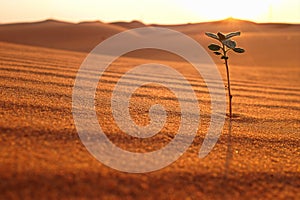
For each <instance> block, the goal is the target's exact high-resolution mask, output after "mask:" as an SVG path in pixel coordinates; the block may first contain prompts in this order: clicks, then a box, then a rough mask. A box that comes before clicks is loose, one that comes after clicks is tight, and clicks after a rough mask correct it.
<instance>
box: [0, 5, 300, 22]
mask: <svg viewBox="0 0 300 200" xmlns="http://www.w3.org/2000/svg"><path fill="white" fill-rule="evenodd" d="M228 17H233V18H239V19H245V20H250V21H255V22H284V23H300V0H0V23H14V22H31V21H41V20H45V19H57V20H62V21H69V22H81V21H94V20H100V21H103V22H113V21H132V20H139V21H142V22H144V23H146V24H153V23H156V24H182V23H196V22H204V21H216V20H221V19H225V18H228Z"/></svg>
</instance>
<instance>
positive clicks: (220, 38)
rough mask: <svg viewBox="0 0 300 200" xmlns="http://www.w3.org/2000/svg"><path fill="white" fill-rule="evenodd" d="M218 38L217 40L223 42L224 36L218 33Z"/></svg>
mask: <svg viewBox="0 0 300 200" xmlns="http://www.w3.org/2000/svg"><path fill="white" fill-rule="evenodd" d="M218 37H219V40H220V41H222V40H225V39H226V38H225V35H224V34H223V33H221V32H218Z"/></svg>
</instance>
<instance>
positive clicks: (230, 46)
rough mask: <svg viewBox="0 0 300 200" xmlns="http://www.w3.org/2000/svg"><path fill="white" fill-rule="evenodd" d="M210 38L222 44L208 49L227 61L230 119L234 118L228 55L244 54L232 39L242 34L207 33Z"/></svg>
mask: <svg viewBox="0 0 300 200" xmlns="http://www.w3.org/2000/svg"><path fill="white" fill-rule="evenodd" d="M205 34H206V35H207V36H208V37H211V38H213V39H215V40H218V41H219V42H220V43H221V46H220V45H218V44H210V45H209V46H208V48H209V49H210V50H211V51H213V52H214V54H216V55H218V56H221V59H223V60H225V63H224V64H225V66H226V72H227V89H228V100H229V102H228V104H229V117H230V118H231V117H232V106H231V101H232V95H231V90H230V79H229V66H228V55H227V53H228V52H229V51H230V50H233V51H234V52H236V53H244V52H245V50H244V49H242V48H238V47H236V42H235V41H233V40H231V38H232V37H235V36H239V35H241V32H233V33H229V34H227V35H224V34H223V33H220V32H218V33H217V34H214V33H208V32H207V33H205Z"/></svg>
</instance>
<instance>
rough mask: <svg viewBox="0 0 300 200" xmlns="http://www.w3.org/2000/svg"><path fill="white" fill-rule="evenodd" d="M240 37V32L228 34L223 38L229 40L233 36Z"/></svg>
mask: <svg viewBox="0 0 300 200" xmlns="http://www.w3.org/2000/svg"><path fill="white" fill-rule="evenodd" d="M239 35H241V32H239V31H238V32H232V33H229V34H227V35H226V36H225V38H226V39H229V38H232V37H235V36H239Z"/></svg>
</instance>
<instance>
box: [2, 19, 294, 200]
mask: <svg viewBox="0 0 300 200" xmlns="http://www.w3.org/2000/svg"><path fill="white" fill-rule="evenodd" d="M136 26H143V24H140V23H138V22H132V23H114V24H105V23H102V22H99V21H96V22H85V23H79V24H72V23H65V22H59V21H53V20H48V21H44V22H38V23H23V24H11V25H0V41H1V42H0V72H1V73H0V106H1V109H0V118H1V120H0V180H1V181H0V199H41V198H47V199H70V198H71V199H76V198H79V199H157V198H159V199H299V198H300V196H299V185H300V168H299V166H300V165H299V164H300V161H299V157H300V149H299V148H300V146H299V144H300V138H299V133H300V100H299V99H300V98H299V97H300V84H299V80H300V68H299V64H300V62H299V57H298V54H299V45H298V44H299V39H300V36H299V25H284V24H255V23H252V22H245V21H232V20H231V21H230V20H227V21H220V22H211V23H201V24H187V25H177V26H174V25H173V26H164V27H169V28H172V29H175V30H178V31H181V32H184V33H187V34H189V35H190V36H191V37H193V38H195V39H197V40H198V41H199V42H200V43H201V44H203V45H207V44H208V43H209V42H211V40H209V39H208V38H205V37H204V36H203V33H204V32H205V31H211V32H215V31H218V30H222V31H224V32H227V31H231V30H237V29H239V30H241V31H243V35H242V37H240V38H237V41H238V43H239V44H240V46H243V47H244V48H245V49H246V50H247V53H246V54H244V55H238V56H233V55H232V57H231V58H230V64H231V66H230V67H231V79H232V92H233V112H234V114H235V117H234V118H233V120H232V122H231V123H229V120H228V119H227V120H226V123H225V126H224V129H223V132H222V135H221V137H220V139H219V140H218V143H217V144H216V146H215V148H214V149H213V151H212V152H211V153H210V154H209V155H208V156H207V157H205V158H204V159H199V158H198V152H199V149H200V146H201V144H202V142H203V139H204V137H205V134H206V132H207V128H208V126H209V121H210V112H211V110H210V104H211V102H210V96H209V94H208V90H207V88H206V85H205V83H204V81H203V80H202V78H201V77H199V76H197V74H196V73H195V69H193V68H192V67H191V65H190V64H188V63H186V62H185V61H184V60H183V59H181V58H179V57H178V56H174V55H172V54H170V53H166V52H161V51H154V50H145V51H137V52H131V53H128V54H127V55H125V56H123V57H121V58H119V59H117V60H116V61H115V62H114V63H113V64H112V65H111V66H110V67H109V69H108V70H107V71H106V72H105V74H104V76H103V78H102V79H101V80H100V82H99V84H98V88H97V92H96V102H95V105H96V110H97V115H98V119H99V123H100V125H101V127H102V129H103V130H104V132H105V133H106V135H107V136H108V137H109V139H110V140H111V141H113V142H114V143H115V144H116V145H118V146H120V147H121V148H124V149H127V150H130V151H135V152H145V151H153V150H157V149H160V148H161V147H163V146H165V145H166V144H168V143H169V142H170V141H171V140H172V139H173V138H174V136H175V134H176V132H177V130H178V124H179V122H180V108H179V104H178V101H177V99H176V96H175V95H174V94H173V93H171V92H170V91H169V90H167V89H166V88H164V87H160V86H157V85H150V86H148V87H142V88H140V89H138V90H136V92H135V94H134V95H133V96H132V99H131V104H132V105H133V106H131V107H130V108H131V116H132V118H133V120H134V121H135V122H136V123H137V124H140V125H145V124H147V123H148V122H149V117H148V109H149V107H150V106H151V105H153V104H155V103H160V104H162V105H164V106H165V107H166V110H167V111H168V114H169V115H168V118H167V123H166V125H165V127H164V128H163V129H162V131H161V132H160V133H159V134H157V135H155V136H154V137H152V138H148V139H145V140H143V139H137V138H132V137H130V136H127V135H125V134H124V133H122V131H121V130H120V128H119V127H118V126H117V125H116V124H115V122H114V120H113V116H112V113H111V106H110V98H111V95H112V91H113V89H114V86H115V84H116V82H117V81H118V80H119V79H120V78H121V76H122V75H123V74H124V73H125V72H126V71H128V70H129V69H131V68H132V67H134V66H137V65H139V64H145V63H150V62H154V61H156V62H159V63H161V64H165V65H169V66H172V67H173V68H175V69H176V70H178V71H179V72H180V73H182V74H183V75H184V76H185V77H186V78H187V79H188V81H189V82H190V83H191V84H192V87H193V90H194V91H195V93H196V96H197V98H198V100H199V105H200V108H201V124H200V125H199V130H198V132H197V135H196V137H195V139H194V141H193V144H192V145H191V146H190V148H189V149H188V150H187V152H186V153H184V154H183V156H182V157H180V159H178V160H177V161H176V162H174V163H173V164H171V165H170V166H168V167H166V168H164V169H162V170H159V171H156V172H151V173H146V174H128V173H122V172H118V171H116V170H113V169H111V168H108V167H106V166H104V165H103V164H101V163H100V162H98V161H97V160H96V159H95V158H94V157H92V156H91V154H89V152H88V151H87V149H86V148H85V147H84V145H83V144H82V143H81V141H80V139H79V136H78V134H77V132H76V128H75V125H74V120H73V116H72V90H73V86H74V81H75V77H76V74H77V71H78V69H79V67H80V64H81V63H82V62H83V60H84V58H85V57H86V55H87V52H88V51H89V50H90V49H92V48H93V46H94V45H96V44H97V43H98V42H99V41H102V40H103V39H105V38H107V37H109V36H111V35H113V34H116V33H119V32H121V31H123V30H127V29H128V28H132V27H136ZM155 26H157V25H155ZM46 47H47V48H46ZM70 50H72V51H70ZM212 56H213V55H212ZM145 57H147V59H145ZM216 62H217V63H219V64H220V65H219V66H218V67H219V69H220V72H221V73H222V75H223V77H225V76H224V75H225V74H224V72H225V71H224V67H223V66H222V63H221V61H220V60H217V59H216ZM94 75H95V74H94V72H92V71H91V72H88V73H87V78H93V77H94ZM149 77H151V75H149V74H147V75H145V76H141V75H135V76H131V77H130V78H129V79H128V82H129V83H130V82H133V81H134V80H136V79H138V80H145V81H146V80H149ZM165 80H166V81H169V82H172V83H173V84H174V87H176V88H181V89H182V90H184V89H186V86H185V85H183V84H182V83H181V82H180V81H178V80H176V79H174V78H172V77H168V76H167V77H165ZM145 164H147V163H145Z"/></svg>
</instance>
